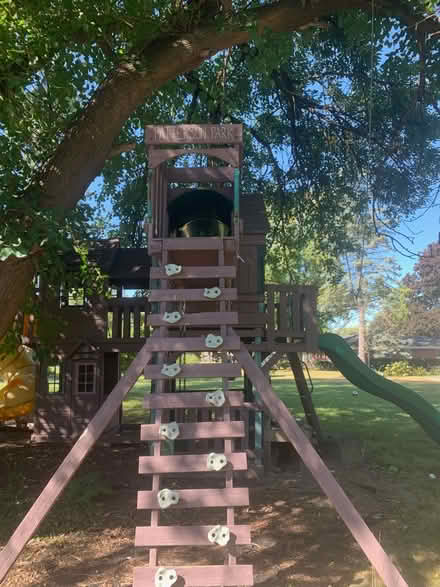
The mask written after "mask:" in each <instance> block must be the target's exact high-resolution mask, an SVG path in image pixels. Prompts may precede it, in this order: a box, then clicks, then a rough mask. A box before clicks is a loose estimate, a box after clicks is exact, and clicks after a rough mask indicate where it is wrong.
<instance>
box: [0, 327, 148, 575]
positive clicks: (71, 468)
mask: <svg viewBox="0 0 440 587" xmlns="http://www.w3.org/2000/svg"><path fill="white" fill-rule="evenodd" d="M153 336H154V335H153ZM151 357H152V353H151V352H149V351H148V347H147V344H145V345H144V346H143V347H142V349H141V350H140V351H139V353H138V354H137V356H136V358H135V359H134V361H133V362H132V363H131V365H130V367H129V368H128V370H127V373H126V374H125V375H124V377H122V378H121V379H120V380H119V382H118V383H117V384H116V385H115V387H114V388H113V391H112V392H111V393H110V395H109V396H108V397H107V399H106V400H105V402H104V403H103V404H102V406H101V407H100V409H99V410H98V411H97V412H96V414H95V416H94V417H93V418H92V420H91V421H90V424H89V425H88V426H87V428H86V429H85V430H84V432H83V433H82V434H81V436H80V437H79V438H78V440H77V441H76V442H75V444H74V445H73V447H72V448H71V449H70V452H69V453H68V455H67V456H66V458H65V459H64V461H63V462H62V463H61V465H60V466H59V467H58V469H57V470H56V471H55V473H54V474H53V475H52V477H51V478H50V480H49V482H48V483H47V485H46V487H45V488H44V489H43V491H42V492H41V493H40V495H39V497H38V498H37V500H36V501H35V502H34V504H33V505H32V507H31V508H30V510H29V511H28V513H27V514H26V516H25V517H24V518H23V520H22V521H21V522H20V524H19V526H18V527H17V529H16V530H15V532H14V533H13V534H12V536H11V538H10V539H9V541H8V543H7V544H6V546H5V547H4V548H3V550H2V551H1V552H0V583H1V582H2V581H3V579H4V578H5V577H6V574H7V573H8V571H9V569H10V568H11V567H12V565H13V564H14V562H15V561H16V559H17V557H18V556H19V554H20V553H21V551H22V550H23V548H24V547H25V546H26V543H27V542H28V541H29V540H30V539H31V538H32V536H33V535H34V534H35V532H36V531H37V530H38V528H39V526H40V524H41V523H42V522H43V520H44V519H45V517H46V516H47V514H48V513H49V512H50V510H51V509H52V506H53V505H54V504H55V502H56V501H57V499H58V498H59V497H60V495H61V494H62V492H63V491H64V489H65V488H66V486H67V484H68V483H69V481H70V480H71V479H72V477H73V475H74V474H75V473H76V471H77V470H78V469H79V466H80V465H81V463H82V462H83V460H84V459H85V458H86V456H87V455H88V454H89V452H90V450H91V449H92V448H93V447H94V446H95V443H96V441H97V440H98V438H99V437H100V436H101V434H102V433H103V432H104V430H105V429H106V428H107V425H108V424H109V422H110V420H111V419H112V417H113V415H114V414H115V412H116V411H117V410H118V409H119V407H120V405H121V403H122V400H123V399H124V397H125V396H126V395H127V393H128V392H129V391H130V389H131V388H132V387H133V386H134V384H135V383H136V381H137V380H138V378H139V376H140V375H141V374H142V371H143V369H144V367H145V364H146V363H149V362H150V361H151Z"/></svg>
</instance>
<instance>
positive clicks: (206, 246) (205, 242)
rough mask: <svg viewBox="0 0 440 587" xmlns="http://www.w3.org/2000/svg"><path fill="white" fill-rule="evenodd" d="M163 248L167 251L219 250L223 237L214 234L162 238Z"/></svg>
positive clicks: (221, 246)
mask: <svg viewBox="0 0 440 587" xmlns="http://www.w3.org/2000/svg"><path fill="white" fill-rule="evenodd" d="M163 248H164V249H166V250H168V251H202V250H203V251H219V250H220V249H222V248H223V239H222V238H220V237H216V236H194V237H191V238H164V239H163Z"/></svg>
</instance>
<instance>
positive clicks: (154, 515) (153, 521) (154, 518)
mask: <svg viewBox="0 0 440 587" xmlns="http://www.w3.org/2000/svg"><path fill="white" fill-rule="evenodd" d="M161 422H162V410H156V413H155V419H154V423H155V424H158V425H159V426H160V424H161ZM160 445H161V441H160V440H156V441H154V442H153V456H154V457H160ZM159 489H160V475H153V481H152V486H151V490H152V491H154V492H158V491H159ZM159 515H160V512H159V510H151V518H150V526H151V527H152V528H156V527H157V526H158V525H159ZM149 563H150V567H155V566H156V565H157V548H150V553H149Z"/></svg>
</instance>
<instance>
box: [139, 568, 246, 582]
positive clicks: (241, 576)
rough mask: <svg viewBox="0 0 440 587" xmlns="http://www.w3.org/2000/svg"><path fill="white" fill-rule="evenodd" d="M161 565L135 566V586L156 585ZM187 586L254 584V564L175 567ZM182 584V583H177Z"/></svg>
mask: <svg viewBox="0 0 440 587" xmlns="http://www.w3.org/2000/svg"><path fill="white" fill-rule="evenodd" d="M158 568H159V567H135V568H134V578H133V587H145V586H146V585H154V577H155V575H156V573H157V571H158ZM173 568H174V570H175V571H176V573H177V576H178V577H182V578H183V582H182V583H181V584H182V585H183V584H184V585H185V587H220V586H222V585H223V587H236V586H237V585H243V586H245V587H248V585H253V584H254V579H253V568H252V565H230V566H228V565H225V566H220V565H212V566H204V567H201V566H200V567H173ZM177 584H180V583H177Z"/></svg>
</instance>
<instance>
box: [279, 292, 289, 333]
mask: <svg viewBox="0 0 440 587" xmlns="http://www.w3.org/2000/svg"><path fill="white" fill-rule="evenodd" d="M288 324H289V315H288V312H287V292H286V291H280V305H279V313H278V328H279V329H280V330H281V329H282V330H284V329H285V328H288Z"/></svg>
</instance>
